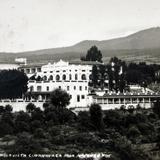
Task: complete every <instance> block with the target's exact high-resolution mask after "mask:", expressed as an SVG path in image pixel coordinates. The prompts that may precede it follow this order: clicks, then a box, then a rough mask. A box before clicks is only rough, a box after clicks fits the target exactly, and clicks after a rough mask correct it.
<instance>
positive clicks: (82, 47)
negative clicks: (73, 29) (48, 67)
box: [0, 27, 160, 61]
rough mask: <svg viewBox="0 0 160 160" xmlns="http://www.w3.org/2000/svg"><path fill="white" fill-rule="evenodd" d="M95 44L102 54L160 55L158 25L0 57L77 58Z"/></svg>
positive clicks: (11, 58) (2, 58) (32, 58)
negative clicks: (112, 37)
mask: <svg viewBox="0 0 160 160" xmlns="http://www.w3.org/2000/svg"><path fill="white" fill-rule="evenodd" d="M93 45H96V46H97V47H98V48H99V49H100V50H101V51H102V54H103V56H105V57H107V56H109V57H110V56H114V55H116V56H122V55H128V56H129V55H130V56H131V55H132V56H133V55H135V54H136V55H138V56H142V55H145V54H146V53H147V54H154V52H155V50H156V55H157V54H158V55H160V54H159V53H160V52H159V51H160V27H156V28H150V29H146V30H142V31H139V32H136V33H134V34H131V35H129V36H126V37H121V38H116V39H111V40H102V41H96V40H85V41H82V42H79V43H77V44H75V45H73V46H70V47H62V48H52V49H43V50H37V51H29V52H21V53H16V54H12V53H0V59H1V61H2V60H4V61H5V60H13V59H14V58H15V57H26V58H28V59H29V60H31V61H37V60H43V61H44V60H46V61H47V60H50V59H55V60H57V59H60V58H62V59H79V58H80V56H81V55H84V54H86V52H87V50H88V49H89V48H90V47H91V46H93Z"/></svg>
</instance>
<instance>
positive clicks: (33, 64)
mask: <svg viewBox="0 0 160 160" xmlns="http://www.w3.org/2000/svg"><path fill="white" fill-rule="evenodd" d="M66 62H67V61H66ZM48 63H51V64H52V63H55V62H48ZM48 63H30V64H27V65H21V66H20V68H31V67H42V66H43V65H47V64H48ZM69 64H75V65H102V64H103V63H100V62H97V61H96V62H94V61H69Z"/></svg>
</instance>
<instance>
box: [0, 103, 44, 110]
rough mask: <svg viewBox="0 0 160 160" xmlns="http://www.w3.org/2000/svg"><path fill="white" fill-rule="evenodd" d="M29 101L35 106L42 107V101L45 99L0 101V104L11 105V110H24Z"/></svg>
mask: <svg viewBox="0 0 160 160" xmlns="http://www.w3.org/2000/svg"><path fill="white" fill-rule="evenodd" d="M29 103H33V104H34V105H35V106H36V107H40V108H41V109H43V103H45V101H0V106H5V105H8V104H9V105H11V106H12V107H13V112H19V111H26V106H27V105H28V104H29Z"/></svg>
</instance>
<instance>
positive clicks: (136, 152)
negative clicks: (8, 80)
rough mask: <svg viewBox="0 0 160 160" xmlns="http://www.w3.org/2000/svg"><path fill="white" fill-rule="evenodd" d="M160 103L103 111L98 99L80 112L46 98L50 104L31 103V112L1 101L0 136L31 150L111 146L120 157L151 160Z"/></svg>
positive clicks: (12, 147) (14, 149) (11, 147)
mask: <svg viewBox="0 0 160 160" xmlns="http://www.w3.org/2000/svg"><path fill="white" fill-rule="evenodd" d="M59 92H64V91H62V90H59ZM59 95H63V94H59ZM157 107H160V103H159V101H157V102H156V103H155V105H154V107H153V110H152V109H148V110H146V109H142V108H140V107H138V108H137V109H134V108H132V107H130V109H125V106H122V107H121V108H120V109H119V110H107V111H102V110H101V107H100V106H99V105H98V104H92V105H91V106H90V110H89V111H83V112H82V111H81V112H79V113H78V115H76V114H74V113H73V112H72V111H70V110H69V109H67V108H66V107H65V105H64V107H60V108H61V110H57V108H56V107H55V104H54V103H51V104H44V110H41V109H40V108H38V107H36V106H35V105H34V104H32V103H30V104H28V105H27V112H24V111H20V112H17V113H12V107H11V106H5V107H3V106H1V107H0V123H1V126H0V131H1V132H0V137H2V138H1V139H2V140H3V141H4V142H6V144H7V145H5V146H4V147H2V149H3V150H5V152H7V153H25V154H26V155H28V154H30V153H33V154H35V153H53V152H54V153H72V154H75V155H76V154H78V153H91V152H106V153H111V155H112V159H114V160H126V159H130V160H137V159H138V160H143V159H146V160H149V159H150V158H149V157H151V153H152V152H153V151H154V152H158V150H159V146H160V145H159V144H160V135H159V128H160V117H159V110H157V109H156V108H157ZM11 142H12V143H11ZM151 144H152V147H150V146H151ZM143 145H145V147H142V146H143ZM146 147H147V149H146ZM142 149H143V150H142Z"/></svg>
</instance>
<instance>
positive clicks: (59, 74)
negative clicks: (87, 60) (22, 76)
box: [26, 60, 92, 107]
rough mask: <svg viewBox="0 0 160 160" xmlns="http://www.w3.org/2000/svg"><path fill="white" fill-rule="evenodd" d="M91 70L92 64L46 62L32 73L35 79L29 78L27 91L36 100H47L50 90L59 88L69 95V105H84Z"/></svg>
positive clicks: (86, 99)
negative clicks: (37, 70)
mask: <svg viewBox="0 0 160 160" xmlns="http://www.w3.org/2000/svg"><path fill="white" fill-rule="evenodd" d="M26 71H27V70H26ZM91 72H92V65H80V64H79V65H77V64H69V62H65V61H62V60H60V61H59V62H56V63H53V64H51V63H48V64H47V65H43V66H42V67H41V69H40V70H39V72H35V73H34V74H32V77H33V76H34V77H35V79H34V80H29V82H28V93H31V94H32V96H31V97H32V98H34V99H36V100H37V99H38V100H47V99H48V98H49V94H50V92H51V91H53V90H54V89H56V88H60V89H63V90H66V91H67V92H68V93H69V94H70V96H71V101H70V105H69V107H86V106H87V104H88V102H89V98H88V93H89V90H88V83H89V80H90V76H91ZM28 74H29V73H28Z"/></svg>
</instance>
